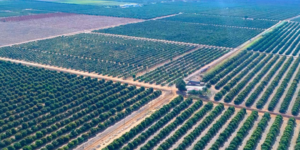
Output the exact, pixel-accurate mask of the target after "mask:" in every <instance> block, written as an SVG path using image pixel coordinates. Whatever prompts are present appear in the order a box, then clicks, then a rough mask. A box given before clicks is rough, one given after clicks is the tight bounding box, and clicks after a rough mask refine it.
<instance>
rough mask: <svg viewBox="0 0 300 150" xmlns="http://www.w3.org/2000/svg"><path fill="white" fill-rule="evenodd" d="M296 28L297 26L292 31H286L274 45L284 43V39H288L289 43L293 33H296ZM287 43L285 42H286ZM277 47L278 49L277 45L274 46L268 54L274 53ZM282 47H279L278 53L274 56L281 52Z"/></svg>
mask: <svg viewBox="0 0 300 150" xmlns="http://www.w3.org/2000/svg"><path fill="white" fill-rule="evenodd" d="M298 26H299V25H297V26H295V27H294V29H293V30H292V31H290V30H289V29H287V31H286V33H285V34H283V35H281V36H280V37H279V38H278V39H277V40H276V41H275V42H276V43H280V42H283V41H284V40H285V39H287V38H289V39H288V41H290V40H291V38H292V37H293V35H295V33H296V31H295V30H296V29H297V27H298ZM282 37H284V38H283V39H281V38H282ZM280 39H281V40H280ZM288 41H287V42H288ZM277 47H278V45H277V46H275V47H274V48H273V49H272V51H271V52H270V53H273V51H274V50H275V49H276V48H277ZM283 47H284V46H283ZM283 47H281V48H280V49H279V50H278V52H277V53H276V54H278V53H279V52H280V51H281V50H282V48H283Z"/></svg>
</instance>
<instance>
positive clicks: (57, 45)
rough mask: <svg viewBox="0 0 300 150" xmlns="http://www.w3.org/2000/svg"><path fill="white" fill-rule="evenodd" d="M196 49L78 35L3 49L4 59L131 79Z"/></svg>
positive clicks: (1, 52)
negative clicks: (141, 72)
mask: <svg viewBox="0 0 300 150" xmlns="http://www.w3.org/2000/svg"><path fill="white" fill-rule="evenodd" d="M194 48H195V47H194V46H186V45H177V44H170V43H164V42H154V41H144V40H133V39H126V38H120V37H113V36H105V35H99V34H78V35H74V36H63V37H57V38H53V39H48V40H42V41H37V42H30V43H26V44H22V45H16V46H12V47H4V48H1V49H0V56H1V57H7V58H11V59H17V60H25V61H29V62H36V63H40V64H46V65H53V66H58V67H64V68H71V69H76V70H82V71H88V72H96V73H100V74H102V75H109V76H115V77H116V76H118V77H131V76H133V75H135V74H136V73H138V72H140V71H143V70H146V69H148V68H151V67H152V66H155V65H157V64H160V63H163V62H165V61H168V60H170V59H172V58H173V57H176V56H178V55H181V54H183V53H185V52H188V51H190V50H192V49H194Z"/></svg>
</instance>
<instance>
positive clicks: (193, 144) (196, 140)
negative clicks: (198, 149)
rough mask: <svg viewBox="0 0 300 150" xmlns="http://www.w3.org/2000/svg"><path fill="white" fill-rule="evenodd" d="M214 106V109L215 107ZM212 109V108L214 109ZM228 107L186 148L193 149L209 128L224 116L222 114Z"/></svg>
mask: <svg viewBox="0 0 300 150" xmlns="http://www.w3.org/2000/svg"><path fill="white" fill-rule="evenodd" d="M216 106H217V105H215V106H214V108H215V107H216ZM214 108H213V109H214ZM213 109H212V110H213ZM227 109H228V107H225V109H224V110H223V111H222V113H220V114H219V115H218V116H217V117H216V118H215V119H214V121H213V122H212V123H210V124H209V125H208V126H207V128H205V129H204V130H203V131H202V133H201V134H200V135H199V136H198V137H196V138H195V140H194V142H193V143H192V144H191V145H190V146H189V147H187V148H186V149H187V150H192V149H193V147H194V146H195V145H196V143H197V142H198V141H199V140H200V139H201V138H202V137H203V136H204V135H205V134H206V133H207V132H208V130H209V129H210V128H211V127H212V126H213V125H214V124H215V123H216V122H217V121H218V120H219V119H220V118H221V117H222V115H223V114H224V113H225V111H226V110H227Z"/></svg>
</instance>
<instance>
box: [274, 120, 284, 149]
mask: <svg viewBox="0 0 300 150" xmlns="http://www.w3.org/2000/svg"><path fill="white" fill-rule="evenodd" d="M287 123H288V119H287V118H283V122H282V125H281V128H280V132H279V134H278V135H277V137H276V141H275V142H274V145H273V147H272V149H277V148H278V146H279V141H280V138H281V136H282V134H283V132H284V129H285V127H286V126H287Z"/></svg>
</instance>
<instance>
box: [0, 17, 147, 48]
mask: <svg viewBox="0 0 300 150" xmlns="http://www.w3.org/2000/svg"><path fill="white" fill-rule="evenodd" d="M40 16H41V15H39V17H40ZM31 17H34V16H33V15H32V16H31ZM140 21H143V20H139V19H128V18H116V17H106V16H90V15H74V14H73V15H66V16H55V17H45V18H40V19H30V20H26V19H25V20H24V21H18V22H0V33H1V35H0V46H3V45H9V44H13V43H20V42H25V41H30V40H36V39H40V38H45V37H51V36H57V35H63V34H68V33H74V32H86V31H88V30H94V29H102V28H108V27H112V26H119V25H123V24H128V23H134V22H140Z"/></svg>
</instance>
